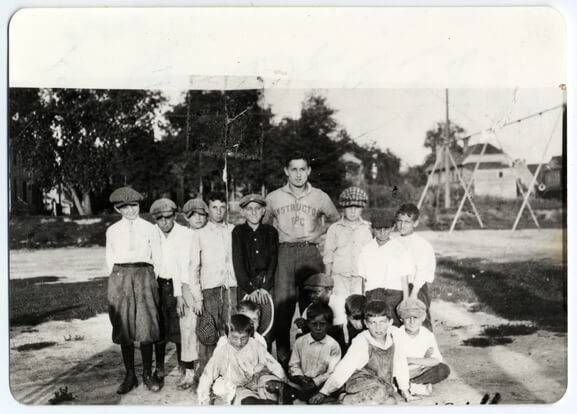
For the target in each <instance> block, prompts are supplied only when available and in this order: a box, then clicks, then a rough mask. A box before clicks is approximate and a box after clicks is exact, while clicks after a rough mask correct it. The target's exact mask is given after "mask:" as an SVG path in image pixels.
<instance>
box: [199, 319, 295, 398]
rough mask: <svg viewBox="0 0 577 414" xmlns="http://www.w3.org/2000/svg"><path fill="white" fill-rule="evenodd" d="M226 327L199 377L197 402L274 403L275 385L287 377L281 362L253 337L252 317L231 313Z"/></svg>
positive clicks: (276, 388) (276, 390)
mask: <svg viewBox="0 0 577 414" xmlns="http://www.w3.org/2000/svg"><path fill="white" fill-rule="evenodd" d="M227 330H228V332H227V336H226V337H222V338H221V339H220V340H219V342H218V344H217V346H216V349H215V350H214V353H213V354H212V357H211V358H210V360H209V361H208V364H207V365H206V367H205V369H204V371H203V373H202V376H201V377H200V382H199V384H198V389H197V393H198V403H199V404H200V405H208V404H210V403H211V401H214V402H220V403H224V404H230V403H232V402H234V403H235V404H243V405H244V404H276V399H277V395H276V392H278V387H277V386H276V384H278V382H280V380H282V379H284V378H285V377H286V376H285V373H284V371H283V369H282V367H281V366H280V364H279V363H278V362H277V361H276V360H275V359H274V358H273V356H272V355H271V354H269V353H268V352H267V350H266V348H265V347H264V346H262V344H260V343H258V342H257V341H256V340H255V339H254V338H253V337H252V336H253V334H254V326H253V324H252V322H251V320H250V319H249V318H248V317H246V316H245V315H239V314H236V315H232V316H231V318H230V323H229V324H228V329H227ZM274 380H276V381H274ZM271 381H274V384H273V386H270V384H269V383H270V382H271Z"/></svg>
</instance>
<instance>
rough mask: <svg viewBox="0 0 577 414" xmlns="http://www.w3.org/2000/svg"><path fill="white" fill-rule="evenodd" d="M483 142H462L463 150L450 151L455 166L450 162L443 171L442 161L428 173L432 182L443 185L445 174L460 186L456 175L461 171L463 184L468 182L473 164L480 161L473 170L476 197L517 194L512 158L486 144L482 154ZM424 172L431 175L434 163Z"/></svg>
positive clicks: (504, 196)
mask: <svg viewBox="0 0 577 414" xmlns="http://www.w3.org/2000/svg"><path fill="white" fill-rule="evenodd" d="M483 145H484V144H483V143H479V144H475V145H471V146H469V145H468V143H467V142H465V146H464V148H463V153H462V154H458V153H452V154H451V155H452V156H453V159H454V160H455V164H456V165H457V169H455V167H454V165H453V163H451V162H450V163H449V166H450V168H449V171H445V167H444V165H443V164H442V163H439V165H437V168H436V169H435V171H434V172H433V175H432V176H431V180H432V181H431V184H432V185H442V184H444V183H445V176H446V174H449V182H450V183H451V185H459V178H458V174H461V177H463V180H464V181H465V183H468V182H469V181H470V179H471V177H472V176H473V171H474V170H475V165H476V164H477V161H479V167H478V168H477V170H476V171H475V176H474V181H473V185H472V188H471V191H472V193H473V194H474V195H476V196H490V197H499V198H516V197H517V178H516V175H515V172H514V171H513V168H512V163H511V158H510V157H509V156H508V155H507V154H506V153H504V152H503V151H502V150H500V149H499V148H497V147H495V146H494V145H492V144H489V143H487V148H486V149H485V152H484V154H483V155H481V151H482V149H483ZM426 170H427V174H431V172H432V170H433V164H429V165H428V166H427V168H426Z"/></svg>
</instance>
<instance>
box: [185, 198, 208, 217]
mask: <svg viewBox="0 0 577 414" xmlns="http://www.w3.org/2000/svg"><path fill="white" fill-rule="evenodd" d="M182 212H183V213H184V215H185V216H186V217H190V216H192V213H195V212H196V213H200V214H203V215H205V216H206V215H208V206H207V205H206V203H205V202H204V200H203V199H202V198H191V199H190V200H188V201H187V202H186V203H184V206H182Z"/></svg>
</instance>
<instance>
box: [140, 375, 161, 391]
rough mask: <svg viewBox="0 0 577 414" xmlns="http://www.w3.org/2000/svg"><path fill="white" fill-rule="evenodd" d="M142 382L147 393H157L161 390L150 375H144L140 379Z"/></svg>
mask: <svg viewBox="0 0 577 414" xmlns="http://www.w3.org/2000/svg"><path fill="white" fill-rule="evenodd" d="M142 382H143V383H144V385H146V388H148V390H149V391H152V392H158V391H160V389H161V388H162V387H161V386H160V384H159V383H158V381H157V380H156V379H155V378H154V377H153V376H151V375H145V376H143V377H142Z"/></svg>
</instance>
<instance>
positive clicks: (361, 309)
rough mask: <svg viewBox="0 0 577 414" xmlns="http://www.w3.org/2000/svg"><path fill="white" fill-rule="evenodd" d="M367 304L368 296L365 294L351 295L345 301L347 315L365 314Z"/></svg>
mask: <svg viewBox="0 0 577 414" xmlns="http://www.w3.org/2000/svg"><path fill="white" fill-rule="evenodd" d="M366 305H367V298H366V297H365V296H363V295H350V296H349V297H348V298H347V300H346V301H345V313H346V314H347V316H351V317H354V316H360V317H361V318H362V317H363V316H364V314H365V306H366Z"/></svg>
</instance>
